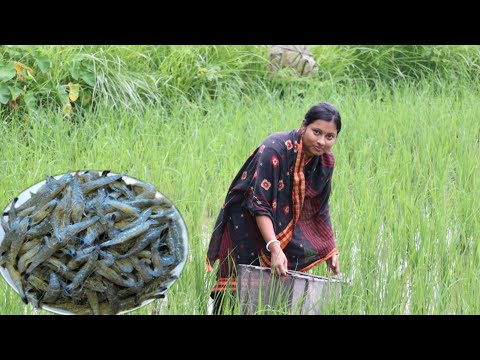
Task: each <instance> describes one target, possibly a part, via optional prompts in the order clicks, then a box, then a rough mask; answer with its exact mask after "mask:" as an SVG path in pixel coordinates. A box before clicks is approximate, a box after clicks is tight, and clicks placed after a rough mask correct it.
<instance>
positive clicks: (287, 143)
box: [261, 129, 298, 152]
mask: <svg viewBox="0 0 480 360" xmlns="http://www.w3.org/2000/svg"><path fill="white" fill-rule="evenodd" d="M297 136H298V129H295V130H292V131H282V132H276V133H273V134H271V135H269V136H268V137H267V138H266V139H265V140H263V141H262V144H261V148H263V149H268V150H270V151H274V152H282V151H285V150H288V149H289V148H290V147H291V146H292V144H293V143H294V141H295V139H296V137H297Z"/></svg>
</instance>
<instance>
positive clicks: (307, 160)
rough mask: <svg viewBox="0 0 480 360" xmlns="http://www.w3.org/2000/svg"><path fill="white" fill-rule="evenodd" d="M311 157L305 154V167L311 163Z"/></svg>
mask: <svg viewBox="0 0 480 360" xmlns="http://www.w3.org/2000/svg"><path fill="white" fill-rule="evenodd" d="M312 159H313V155H307V154H305V165H307V164H308V163H309V162H310V161H312Z"/></svg>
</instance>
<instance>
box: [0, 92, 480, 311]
mask: <svg viewBox="0 0 480 360" xmlns="http://www.w3.org/2000/svg"><path fill="white" fill-rule="evenodd" d="M431 83H432V82H422V83H421V84H417V85H403V86H400V87H397V88H395V89H391V88H389V87H386V86H385V87H382V86H379V87H377V88H376V89H373V90H372V89H370V88H369V87H360V88H353V87H351V88H350V87H346V86H345V87H341V86H337V87H318V86H316V85H315V84H313V85H311V86H310V87H309V88H307V87H305V88H297V89H292V91H291V93H285V94H284V95H283V97H280V96H279V95H278V94H277V93H273V92H268V91H264V92H258V93H256V94H255V93H254V94H253V95H252V96H251V97H249V96H240V95H237V94H236V93H233V92H224V93H221V94H218V96H217V100H216V101H208V100H206V99H204V101H203V102H201V103H193V102H190V103H186V102H185V101H184V100H182V99H178V100H177V101H174V102H172V104H171V106H170V107H169V109H168V111H167V109H165V108H162V107H156V108H154V107H147V108H145V110H144V111H139V110H137V111H134V112H132V111H130V110H127V109H124V110H122V109H119V108H118V107H117V108H113V107H108V106H106V105H101V106H100V108H99V109H98V110H97V113H96V115H91V116H85V118H84V119H76V121H68V120H65V119H64V117H63V115H62V113H61V111H58V112H55V111H52V110H41V111H40V112H39V114H38V116H37V117H28V116H25V117H23V116H22V117H19V118H15V119H13V120H14V121H8V122H4V123H3V124H2V126H1V131H0V145H1V146H0V168H1V175H2V176H0V207H2V208H4V207H5V206H6V205H7V203H8V202H10V201H11V200H12V199H13V197H15V196H16V195H18V194H19V193H20V192H21V191H23V190H24V189H25V188H27V187H29V186H30V185H32V184H35V183H37V182H38V181H40V180H43V179H45V177H46V176H47V175H56V174H60V173H64V172H67V171H73V170H77V169H100V170H102V169H110V170H111V171H114V172H117V173H120V172H126V173H127V174H128V175H129V176H133V177H136V178H139V179H141V180H144V181H147V182H151V183H153V184H155V185H156V186H157V188H158V189H159V190H160V191H161V192H162V193H164V194H165V195H166V196H167V197H169V198H170V199H171V200H172V201H173V202H174V204H175V205H176V207H177V208H178V209H179V211H180V212H181V214H182V216H183V218H184V220H185V223H186V225H187V228H188V233H189V255H188V260H187V264H186V266H185V268H184V271H183V272H182V274H181V276H180V279H179V280H178V281H176V282H175V284H174V285H173V286H172V287H171V288H170V289H169V290H168V292H167V293H168V303H166V302H165V301H163V302H162V301H161V300H160V301H156V302H154V303H152V304H150V305H147V306H146V307H144V308H142V309H140V310H137V311H136V312H134V313H136V314H206V313H207V299H208V294H209V290H210V288H211V286H212V284H213V280H214V279H213V276H214V274H213V273H208V274H205V272H204V270H205V257H206V250H207V245H208V240H209V236H210V234H211V231H212V228H213V224H214V222H215V219H216V216H217V214H218V211H219V209H220V206H221V204H222V202H223V199H224V197H225V194H226V191H227V188H228V186H229V184H230V182H231V180H232V179H233V177H234V175H235V174H236V172H237V171H238V169H239V168H240V166H241V165H242V164H243V162H244V161H245V159H246V158H247V157H248V155H249V154H250V153H251V151H252V150H253V149H254V148H255V147H256V146H258V144H259V143H260V142H261V141H262V139H263V138H264V137H266V136H267V135H269V134H270V133H272V132H276V131H286V130H290V129H293V128H296V127H298V126H300V123H301V120H302V118H303V115H304V114H305V112H306V111H307V110H308V108H309V107H310V106H311V105H313V104H315V103H317V102H319V101H325V100H326V101H329V102H331V103H333V104H335V105H337V106H338V108H339V110H340V112H341V115H342V119H343V127H342V132H341V133H340V136H339V138H338V141H337V144H336V145H335V147H334V148H333V152H334V153H335V155H336V168H335V172H334V178H333V193H332V198H331V215H332V221H333V224H334V230H335V235H336V240H337V245H338V248H339V249H340V261H341V266H342V271H343V273H344V275H345V276H346V277H348V278H351V279H352V280H353V282H352V285H351V286H349V287H346V288H345V289H344V293H343V296H342V298H341V300H340V302H339V303H337V304H336V305H335V307H332V308H331V309H329V313H336V314H405V313H410V314H450V313H455V314H458V313H462V314H472V313H478V312H479V311H480V303H479V302H478V296H479V292H480V291H479V286H480V285H479V284H480V281H479V275H480V274H479V268H480V267H479V258H480V247H479V246H478V241H476V239H477V238H478V236H479V235H480V234H479V230H480V227H479V225H480V224H479V220H478V216H477V214H478V213H479V210H480V209H479V202H478V199H479V198H480V186H479V185H480V184H479V175H480V174H479V170H478V158H479V156H480V142H479V138H480V126H479V124H478V121H477V119H478V118H479V116H480V106H479V105H478V95H479V94H478V88H476V87H474V86H473V85H472V84H470V83H463V84H458V85H457V86H456V87H455V88H452V89H448V88H446V89H443V90H442V89H441V88H440V89H439V88H438V87H437V86H432V85H431ZM298 93H302V94H303V97H299V96H296V94H298ZM312 273H314V274H318V275H325V266H324V265H323V264H321V265H320V266H318V267H316V268H314V269H313V271H312ZM39 312H40V313H46V312H44V311H39ZM0 313H2V314H23V313H27V314H30V313H37V311H35V310H33V308H32V307H31V306H30V305H28V306H24V305H23V304H22V303H21V301H20V298H19V297H18V296H17V295H16V294H15V293H14V292H13V291H12V290H11V289H10V288H9V287H8V286H7V284H6V282H4V281H0Z"/></svg>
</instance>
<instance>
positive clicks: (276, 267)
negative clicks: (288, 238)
mask: <svg viewBox="0 0 480 360" xmlns="http://www.w3.org/2000/svg"><path fill="white" fill-rule="evenodd" d="M270 252H271V254H272V255H271V260H272V266H271V268H272V271H273V272H274V273H275V274H276V275H280V276H286V275H287V270H288V261H287V257H286V256H285V254H284V253H283V251H282V248H281V247H280V244H278V243H276V244H273V246H271V250H270Z"/></svg>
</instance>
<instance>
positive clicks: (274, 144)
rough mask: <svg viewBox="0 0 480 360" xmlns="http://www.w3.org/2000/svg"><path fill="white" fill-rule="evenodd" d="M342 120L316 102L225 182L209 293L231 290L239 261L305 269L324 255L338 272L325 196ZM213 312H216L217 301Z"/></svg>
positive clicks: (333, 110) (211, 248) (213, 243)
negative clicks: (294, 125)
mask: <svg viewBox="0 0 480 360" xmlns="http://www.w3.org/2000/svg"><path fill="white" fill-rule="evenodd" d="M341 126H342V123H341V118H340V114H339V112H338V111H337V109H336V108H335V107H334V106H333V105H331V104H328V103H319V104H317V105H315V106H313V107H311V108H310V110H308V112H307V114H306V115H305V119H304V120H303V122H302V126H301V128H300V129H295V130H293V131H290V132H280V133H275V134H272V135H270V136H269V137H267V138H266V139H265V140H264V141H263V143H262V144H261V145H260V146H259V147H258V148H257V149H256V150H255V151H254V152H253V153H252V154H251V155H250V157H249V158H248V159H247V161H246V162H245V164H244V165H243V166H242V168H241V169H240V171H239V172H238V174H237V176H236V177H235V179H234V180H233V182H232V184H231V185H230V189H229V191H228V193H227V197H226V199H225V202H224V204H223V206H222V209H221V210H220V214H219V215H218V218H217V222H216V224H215V228H214V231H213V234H212V237H211V240H210V245H209V248H208V253H207V269H208V270H212V266H211V265H212V264H213V263H214V262H215V261H216V260H219V268H218V273H217V282H216V284H215V286H214V288H213V289H212V296H214V298H215V299H218V298H219V297H218V296H215V294H217V295H218V294H223V292H224V291H225V290H231V291H235V290H236V286H235V277H236V265H237V264H250V265H257V266H268V267H271V269H272V271H274V272H275V273H276V274H277V275H281V276H285V275H286V272H287V270H296V271H307V270H309V269H311V268H312V267H314V266H315V265H317V264H319V263H321V262H323V261H326V263H327V267H328V268H329V269H331V270H332V272H333V273H334V274H339V272H340V265H339V262H338V251H337V248H336V244H335V240H334V236H333V231H332V225H331V222H330V213H329V205H328V200H329V197H330V192H331V178H332V173H333V166H334V162H335V159H334V156H333V154H332V153H331V152H330V149H331V148H332V146H333V145H334V144H335V140H336V138H337V135H338V133H339V132H340V129H341ZM214 311H215V312H218V301H217V302H216V309H215V310H214Z"/></svg>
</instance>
